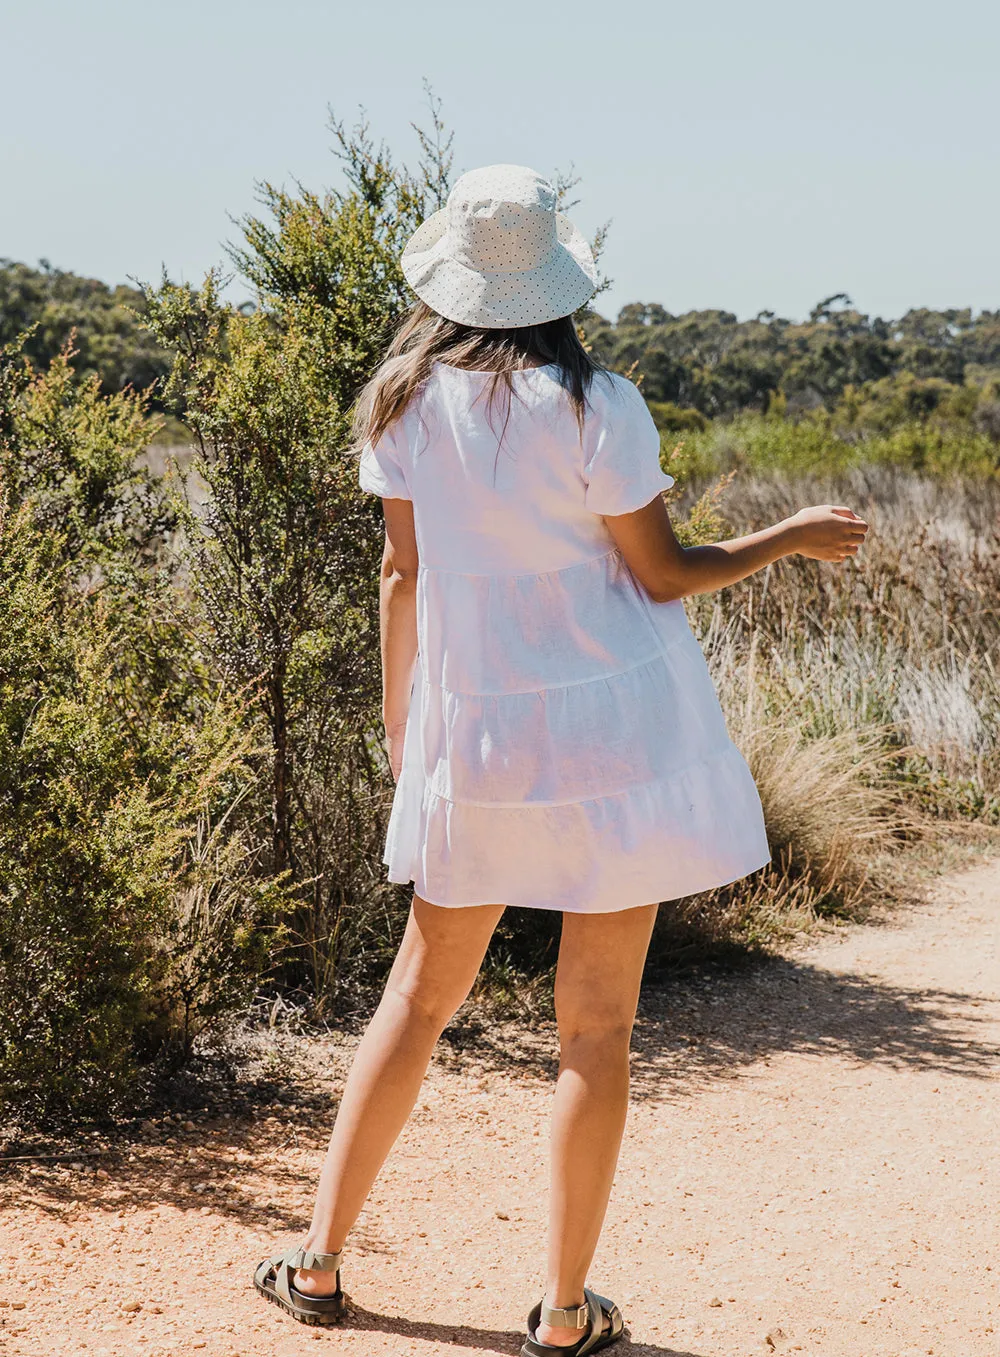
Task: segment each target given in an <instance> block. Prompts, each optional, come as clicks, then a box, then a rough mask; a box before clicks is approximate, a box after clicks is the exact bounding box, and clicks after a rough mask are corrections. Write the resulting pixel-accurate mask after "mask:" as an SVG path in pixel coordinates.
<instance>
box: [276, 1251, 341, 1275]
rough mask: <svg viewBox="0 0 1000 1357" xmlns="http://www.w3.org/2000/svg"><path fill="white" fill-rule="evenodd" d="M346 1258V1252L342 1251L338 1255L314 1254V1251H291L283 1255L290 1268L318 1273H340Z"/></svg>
mask: <svg viewBox="0 0 1000 1357" xmlns="http://www.w3.org/2000/svg"><path fill="white" fill-rule="evenodd" d="M343 1257H344V1250H343V1249H340V1250H339V1252H337V1253H313V1251H312V1249H303V1248H298V1249H290V1250H289V1252H288V1253H286V1254H284V1255H283V1259H282V1261H283V1262H286V1263H287V1264H288V1266H289V1267H293V1268H300V1267H301V1268H305V1269H306V1270H307V1271H313V1270H315V1271H316V1272H338V1271H339V1270H340V1264H341V1260H342V1259H343Z"/></svg>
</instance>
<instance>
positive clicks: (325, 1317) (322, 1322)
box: [254, 1280, 347, 1328]
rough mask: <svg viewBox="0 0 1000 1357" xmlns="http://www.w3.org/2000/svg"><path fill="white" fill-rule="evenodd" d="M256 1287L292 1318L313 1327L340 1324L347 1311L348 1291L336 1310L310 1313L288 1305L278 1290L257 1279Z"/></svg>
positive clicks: (342, 1296)
mask: <svg viewBox="0 0 1000 1357" xmlns="http://www.w3.org/2000/svg"><path fill="white" fill-rule="evenodd" d="M254 1287H255V1288H256V1289H257V1291H259V1292H260V1294H261V1295H262V1296H263V1297H264V1299H265V1300H266V1301H269V1302H270V1303H271V1304H272V1305H276V1306H277V1307H278V1309H279V1310H283V1311H284V1313H285V1314H286V1315H291V1317H292V1319H297V1320H298V1322H299V1323H300V1324H308V1325H309V1326H310V1327H311V1328H327V1327H329V1326H330V1325H332V1324H339V1323H340V1322H341V1320H342V1319H343V1318H344V1315H345V1314H346V1312H347V1295H346V1293H342V1295H341V1297H340V1299H339V1303H338V1305H337V1308H336V1309H335V1310H330V1311H329V1312H328V1313H327V1314H310V1313H309V1312H308V1311H307V1310H296V1309H295V1307H294V1306H292V1305H287V1304H286V1303H285V1301H283V1300H282V1299H281V1297H280V1296H279V1295H277V1293H276V1292H274V1291H272V1290H270V1289H269V1288H268V1287H266V1286H261V1284H260V1283H259V1282H258V1281H256V1280H255V1281H254Z"/></svg>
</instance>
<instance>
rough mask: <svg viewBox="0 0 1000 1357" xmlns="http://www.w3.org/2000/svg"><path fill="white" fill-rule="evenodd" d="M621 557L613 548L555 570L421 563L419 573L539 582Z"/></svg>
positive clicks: (467, 578) (560, 566)
mask: <svg viewBox="0 0 1000 1357" xmlns="http://www.w3.org/2000/svg"><path fill="white" fill-rule="evenodd" d="M620 555H621V552H620V551H619V550H618V548H617V547H612V548H611V550H610V551H602V552H601V554H600V555H599V556H585V557H584V558H583V560H582V561H573V562H572V564H571V565H559V566H556V568H555V569H554V570H520V571H510V570H494V571H477V570H449V569H447V567H446V566H440V565H424V564H423V562H421V563H420V565H419V566H418V571H423V572H424V574H427V575H457V576H458V578H459V579H463V580H538V579H544V578H545V577H546V576H548V575H563V574H565V573H566V571H567V570H580V569H581V568H582V567H583V566H585V565H593V564H594V562H595V561H606V560H607V559H608V557H610V556H620Z"/></svg>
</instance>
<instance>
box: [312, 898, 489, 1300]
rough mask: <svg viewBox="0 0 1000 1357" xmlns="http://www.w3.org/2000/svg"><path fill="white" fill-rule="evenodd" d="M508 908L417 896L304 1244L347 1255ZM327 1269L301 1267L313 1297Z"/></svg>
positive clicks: (347, 1095)
mask: <svg viewBox="0 0 1000 1357" xmlns="http://www.w3.org/2000/svg"><path fill="white" fill-rule="evenodd" d="M502 913H503V906H502V905H476V906H470V907H469V908H466V909H443V908H441V907H440V906H438V905H431V904H428V903H427V901H426V900H421V899H420V897H419V896H414V898H413V907H412V909H411V910H410V917H409V920H408V922H407V925H406V931H405V933H404V934H403V941H402V943H401V944H400V948H399V953H398V955H397V956H396V960H395V961H394V962H393V966H392V970H391V971H390V973H389V979H388V981H387V983H386V987H385V993H384V994H383V995H382V999H381V1002H380V1003H379V1006H378V1008H377V1009H376V1011H375V1016H374V1017H373V1018H372V1020H371V1022H370V1024H369V1025H368V1030H367V1031H366V1032H365V1034H364V1036H363V1037H362V1039H361V1043H360V1045H359V1046H358V1049H357V1052H356V1054H355V1056H354V1063H353V1064H352V1065H351V1072H350V1074H349V1075H348V1078H347V1083H346V1085H345V1087H344V1096H343V1098H342V1099H341V1102H340V1108H339V1110H338V1112H337V1120H336V1123H335V1124H334V1128H333V1135H332V1136H331V1137H330V1147H329V1149H328V1150H327V1153H326V1162H325V1163H324V1165H323V1172H322V1174H321V1175H320V1180H319V1188H318V1190H317V1195H316V1206H315V1209H314V1211H313V1218H312V1225H311V1226H310V1228H309V1233H308V1235H307V1236H306V1239H305V1247H306V1248H307V1249H312V1250H313V1251H314V1252H316V1253H335V1252H336V1251H337V1250H338V1249H341V1248H343V1245H344V1241H345V1239H346V1238H347V1232H348V1230H350V1228H351V1226H352V1225H353V1224H354V1222H355V1220H356V1219H357V1216H358V1212H359V1211H360V1210H361V1208H362V1206H364V1204H365V1199H366V1198H367V1196H368V1193H369V1192H370V1191H371V1187H372V1184H373V1183H374V1181H375V1179H376V1177H377V1175H378V1172H379V1169H380V1168H381V1167H382V1164H383V1162H384V1161H385V1158H386V1156H387V1155H388V1153H389V1151H390V1150H391V1149H392V1146H393V1144H394V1143H395V1140H396V1137H397V1136H398V1135H399V1133H400V1131H401V1130H402V1129H403V1125H404V1124H405V1122H406V1119H407V1118H408V1117H409V1115H410V1113H411V1111H412V1110H413V1104H414V1103H415V1102H416V1099H417V1094H418V1092H419V1091H420V1085H421V1083H422V1081H423V1078H424V1074H425V1073H426V1070H427V1065H428V1062H429V1061H430V1058H431V1052H432V1051H433V1049H434V1046H435V1044H436V1042H437V1039H438V1037H439V1036H440V1035H441V1033H442V1031H443V1030H444V1028H445V1027H446V1025H447V1024H448V1022H449V1021H450V1019H451V1018H452V1016H453V1014H454V1013H455V1010H456V1009H457V1008H458V1007H459V1005H460V1004H461V1003H462V1001H463V1000H464V999H465V997H466V995H467V994H468V993H469V990H470V989H471V988H472V982H473V981H474V980H475V978H476V975H477V974H478V971H479V967H480V966H481V965H482V960H483V955H484V954H485V952H486V947H487V944H488V943H489V940H490V937H491V936H492V933H493V930H494V928H495V927H496V926H497V923H498V922H499V920H500V916H501V914H502ZM334 1284H335V1283H334V1276H333V1274H332V1273H330V1272H319V1271H315V1270H314V1271H306V1270H304V1269H302V1270H300V1271H299V1272H297V1273H296V1275H295V1285H296V1287H297V1288H298V1289H299V1290H301V1291H303V1292H305V1293H306V1294H307V1295H311V1296H319V1295H324V1294H328V1293H329V1292H331V1291H332V1290H333V1288H334Z"/></svg>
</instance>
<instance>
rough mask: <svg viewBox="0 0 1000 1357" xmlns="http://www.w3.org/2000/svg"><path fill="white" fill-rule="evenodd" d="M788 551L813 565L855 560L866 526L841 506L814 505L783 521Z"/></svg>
mask: <svg viewBox="0 0 1000 1357" xmlns="http://www.w3.org/2000/svg"><path fill="white" fill-rule="evenodd" d="M783 526H785V527H787V528H788V530H789V537H790V540H791V542H792V544H793V545H792V550H793V551H795V552H797V553H798V554H799V555H800V556H808V557H809V558H810V560H813V561H846V560H847V558H848V556H856V555H857V554H858V549H859V548H860V547H861V545H862V543H863V542H864V540H865V534H866V533H867V532H868V524H867V523H866V522H865V520H864V519H863V518H859V517H858V515H857V514H856V513H854V512H853V510H851V509H846V508H845V507H844V506H843V505H842V504H815V505H813V506H812V507H811V508H809V509H800V510H799V512H798V513H797V514H793V515H792V517H791V518H788V519H786V520H785V523H784V525H783Z"/></svg>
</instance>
